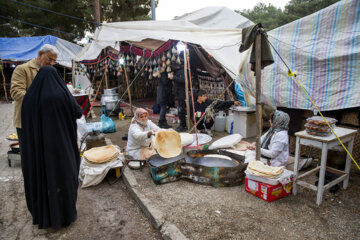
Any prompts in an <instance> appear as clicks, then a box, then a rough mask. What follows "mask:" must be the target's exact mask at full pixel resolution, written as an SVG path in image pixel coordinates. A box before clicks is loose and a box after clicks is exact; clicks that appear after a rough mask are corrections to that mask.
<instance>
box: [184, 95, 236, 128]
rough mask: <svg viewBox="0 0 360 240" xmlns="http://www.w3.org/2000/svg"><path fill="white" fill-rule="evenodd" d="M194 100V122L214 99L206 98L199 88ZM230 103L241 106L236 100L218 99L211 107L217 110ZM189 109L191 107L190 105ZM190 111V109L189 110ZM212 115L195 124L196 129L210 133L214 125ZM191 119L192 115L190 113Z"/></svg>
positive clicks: (229, 105)
mask: <svg viewBox="0 0 360 240" xmlns="http://www.w3.org/2000/svg"><path fill="white" fill-rule="evenodd" d="M195 97H196V101H194V107H195V117H196V122H197V121H199V119H200V117H201V116H202V115H203V114H205V111H206V108H207V107H208V106H209V105H210V104H211V103H212V102H213V101H214V100H212V99H208V97H207V94H206V92H205V91H204V90H202V89H200V90H198V91H197V94H196V96H195ZM232 105H236V106H241V103H240V102H238V101H218V102H217V103H216V104H215V106H214V107H213V108H214V110H215V111H219V110H226V109H228V108H230V107H231V106H232ZM190 106H191V109H192V105H190ZM191 113H192V111H191ZM212 117H213V116H206V117H205V118H204V119H203V120H201V121H200V122H199V123H198V124H197V126H196V127H197V129H198V130H200V131H202V132H205V133H207V134H209V135H212V133H211V130H210V129H211V127H212V126H213V125H214V120H213V118H212ZM191 119H192V120H193V116H192V115H191Z"/></svg>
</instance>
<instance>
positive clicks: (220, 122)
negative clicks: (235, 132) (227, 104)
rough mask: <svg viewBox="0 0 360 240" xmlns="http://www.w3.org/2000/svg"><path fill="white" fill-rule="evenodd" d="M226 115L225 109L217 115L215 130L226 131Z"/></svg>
mask: <svg viewBox="0 0 360 240" xmlns="http://www.w3.org/2000/svg"><path fill="white" fill-rule="evenodd" d="M225 123H226V117H225V114H224V112H223V111H219V113H218V115H217V116H216V117H215V131H216V132H223V131H225Z"/></svg>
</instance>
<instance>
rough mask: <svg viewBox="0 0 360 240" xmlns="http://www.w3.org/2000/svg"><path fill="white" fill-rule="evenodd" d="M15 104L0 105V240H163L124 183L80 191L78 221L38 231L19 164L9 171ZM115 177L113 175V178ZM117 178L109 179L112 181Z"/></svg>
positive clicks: (102, 185)
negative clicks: (26, 196)
mask: <svg viewBox="0 0 360 240" xmlns="http://www.w3.org/2000/svg"><path fill="white" fill-rule="evenodd" d="M12 109H13V105H12V104H0V112H1V114H0V239H6V240H12V239H24V240H29V239H79V240H88V239H161V235H160V233H159V232H158V230H154V229H153V228H152V226H151V224H150V223H149V221H148V219H147V218H146V217H145V215H144V214H143V213H142V212H141V210H140V208H139V207H138V205H137V204H136V202H135V201H134V200H133V199H132V197H131V196H130V195H129V193H128V191H127V189H126V187H125V184H124V183H123V182H122V180H120V181H118V182H116V183H115V184H113V185H111V186H110V185H109V184H108V183H107V182H106V181H104V182H102V183H101V184H100V185H98V186H95V187H91V188H86V189H79V194H78V201H77V209H78V219H77V221H76V222H75V223H74V224H72V225H70V226H69V227H68V228H62V229H60V230H58V231H53V230H38V229H37V227H36V226H33V225H32V218H31V215H30V213H29V212H28V210H27V208H26V203H25V195H24V187H23V178H22V173H21V167H20V163H19V162H14V164H13V166H12V167H8V164H7V157H6V153H7V151H8V150H9V144H10V142H9V141H7V140H5V138H6V136H7V135H9V134H11V133H13V132H14V128H13V127H12V111H13V110H12ZM112 175H113V174H112ZM114 180H115V178H114V177H111V176H110V181H114Z"/></svg>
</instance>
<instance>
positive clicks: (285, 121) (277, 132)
mask: <svg viewBox="0 0 360 240" xmlns="http://www.w3.org/2000/svg"><path fill="white" fill-rule="evenodd" d="M269 121H270V129H269V130H268V131H267V132H266V133H265V134H264V135H263V136H262V137H261V158H265V159H267V163H268V165H270V166H273V167H280V166H285V167H286V164H287V162H288V159H289V134H288V129H289V122H290V117H289V115H288V114H287V113H285V112H282V111H275V112H274V113H272V114H271V115H270V119H269ZM255 147H256V145H255V143H252V144H251V145H250V146H248V149H250V150H254V149H255Z"/></svg>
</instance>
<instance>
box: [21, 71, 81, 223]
mask: <svg viewBox="0 0 360 240" xmlns="http://www.w3.org/2000/svg"><path fill="white" fill-rule="evenodd" d="M21 114H22V118H21V123H22V131H23V134H22V146H21V154H22V162H21V168H22V172H23V175H24V185H25V197H26V203H27V207H28V209H29V211H30V213H31V214H32V217H33V224H38V227H39V229H46V228H50V227H51V228H53V229H58V228H61V227H64V226H68V225H69V224H70V223H72V222H74V221H75V220H76V218H77V212H76V199H77V190H78V174H79V166H80V154H79V150H78V146H77V135H76V130H77V126H76V119H77V118H80V117H81V114H82V111H81V109H80V107H79V105H78V104H77V102H76V100H75V99H74V97H73V96H72V94H71V93H70V91H69V90H68V88H67V87H66V85H65V82H64V80H63V79H62V78H61V77H60V75H59V74H58V73H57V71H56V69H55V68H53V67H50V66H46V67H42V68H40V70H39V73H38V74H37V75H36V77H35V79H34V81H33V83H32V85H31V86H30V88H29V90H28V91H27V92H26V94H25V97H24V100H23V105H22V110H21Z"/></svg>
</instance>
